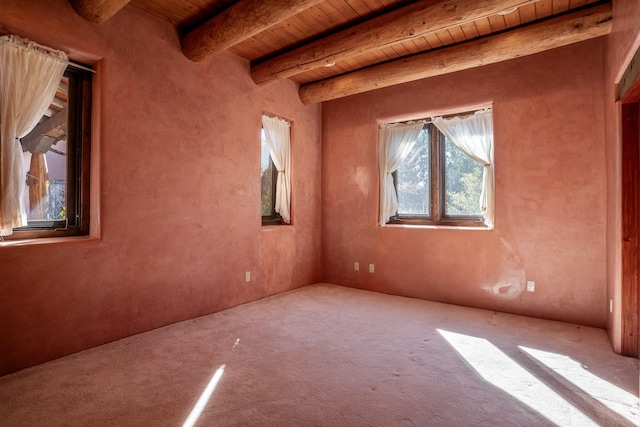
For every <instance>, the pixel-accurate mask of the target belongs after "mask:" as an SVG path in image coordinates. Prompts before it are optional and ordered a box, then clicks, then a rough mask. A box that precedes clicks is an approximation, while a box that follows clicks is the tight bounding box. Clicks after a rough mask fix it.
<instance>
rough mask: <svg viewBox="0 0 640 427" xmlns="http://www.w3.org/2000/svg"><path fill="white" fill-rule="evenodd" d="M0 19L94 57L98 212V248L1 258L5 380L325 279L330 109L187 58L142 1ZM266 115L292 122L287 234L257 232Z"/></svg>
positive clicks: (2, 254) (3, 253) (17, 7)
mask: <svg viewBox="0 0 640 427" xmlns="http://www.w3.org/2000/svg"><path fill="white" fill-rule="evenodd" d="M0 10H1V12H0V28H2V29H3V30H5V31H11V32H14V33H16V34H18V35H21V36H26V37H30V38H32V39H34V40H35V41H37V42H39V43H42V44H45V45H49V46H53V47H56V48H62V49H65V50H67V51H70V52H71V55H72V57H73V58H74V59H75V60H80V61H90V62H93V61H98V62H97V68H98V74H97V75H96V92H95V95H96V99H95V110H94V112H95V116H96V119H97V122H96V133H95V141H94V146H93V148H94V153H93V154H94V159H93V161H94V166H95V168H94V173H95V176H94V178H95V179H94V181H93V187H94V188H93V194H92V197H93V200H92V202H93V205H94V210H97V209H98V208H99V213H100V216H94V217H93V218H92V230H93V233H94V235H97V236H99V239H94V240H87V239H84V240H81V241H74V242H72V243H70V242H64V243H51V244H39V245H27V246H16V245H9V246H3V247H0V349H1V351H0V374H2V373H6V372H10V371H13V370H16V369H20V368H23V367H26V366H30V365H33V364H36V363H40V362H43V361H45V360H49V359H52V358H55V357H59V356H62V355H65V354H69V353H73V352H76V351H79V350H83V349H86V348H89V347H92V346H95V345H98V344H102V343H105V342H108V341H112V340H115V339H118V338H121V337H124V336H128V335H131V334H135V333H139V332H142V331H146V330H149V329H153V328H157V327H160V326H163V325H166V324H170V323H173V322H176V321H180V320H184V319H188V318H193V317H196V316H199V315H204V314H207V313H212V312H215V311H218V310H221V309H225V308H228V307H231V306H234V305H237V304H241V303H244V302H247V301H252V300H255V299H258V298H261V297H264V296H267V295H271V294H275V293H278V292H282V291H286V290H289V289H292V288H295V287H299V286H303V285H308V284H311V283H314V282H317V281H318V280H319V278H320V142H321V141H320V132H321V108H320V106H319V105H312V106H303V105H302V104H301V103H300V101H299V99H298V95H297V87H296V86H295V85H294V84H292V83H290V82H287V81H284V82H278V83H273V84H270V85H266V86H264V87H258V86H256V85H255V84H254V83H253V82H252V80H251V78H250V76H249V72H248V67H249V64H248V62H247V61H246V60H244V59H242V58H239V57H237V56H235V55H232V54H227V53H223V54H220V55H216V56H213V57H210V58H208V59H207V60H205V61H203V62H201V63H193V62H191V61H189V60H188V59H187V58H185V57H184V55H183V54H182V52H181V51H180V45H179V39H178V35H177V33H176V30H175V28H174V27H173V26H171V25H169V24H168V23H165V22H163V21H161V20H159V19H157V18H155V17H152V16H150V15H147V14H145V13H143V12H142V11H140V10H139V9H137V8H135V7H133V6H127V7H125V8H124V9H123V10H122V11H121V12H119V13H118V14H117V15H116V16H115V17H114V18H112V19H111V20H109V21H108V22H107V23H105V24H101V25H94V24H90V23H87V22H85V21H84V20H83V19H82V18H80V17H79V16H78V15H76V14H75V12H73V10H72V9H71V7H70V6H69V3H68V2H67V1H66V0H46V1H45V0H43V1H35V0H27V1H25V0H15V1H7V0H1V1H0ZM45 22H46V25H45V24H44V23H45ZM263 111H268V112H270V113H274V114H278V115H281V116H283V117H285V118H287V119H289V120H292V122H293V125H292V156H293V157H292V168H293V178H292V186H293V190H292V194H293V195H292V199H293V201H292V204H293V205H292V210H293V221H294V225H291V226H284V227H270V228H263V227H262V225H261V217H260V165H259V163H260V160H259V158H260V126H261V114H262V112H263ZM98 184H99V185H98ZM246 271H250V272H251V282H250V283H245V272H246Z"/></svg>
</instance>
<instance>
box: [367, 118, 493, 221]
mask: <svg viewBox="0 0 640 427" xmlns="http://www.w3.org/2000/svg"><path fill="white" fill-rule="evenodd" d="M390 130H393V131H394V132H395V134H393V135H392V134H391V133H390ZM401 137H402V138H403V141H402V142H399V141H400V138H401ZM379 143H380V171H381V174H384V175H386V177H385V178H384V179H383V178H381V180H380V181H381V207H380V212H381V218H380V223H381V225H383V226H384V225H385V224H418V225H419V224H425V225H456V226H465V225H468V226H482V225H484V226H486V227H488V228H493V221H494V218H493V166H494V165H493V127H492V116H491V111H490V110H481V111H478V112H475V113H465V114H461V115H455V116H448V117H444V118H443V117H434V118H428V119H424V120H422V121H415V122H410V123H392V124H385V125H383V126H382V127H381V129H380V141H379ZM394 144H395V147H396V148H395V149H394V148H393V147H394ZM398 147H402V149H400V148H398ZM392 158H393V160H392V161H390V160H389V159H392ZM391 180H392V181H391ZM385 185H386V187H387V188H384V187H385ZM389 197H391V200H390V201H389V200H388V199H389ZM394 197H395V199H394ZM385 198H386V199H387V201H386V203H383V200H384V199H385ZM383 212H386V213H385V214H383Z"/></svg>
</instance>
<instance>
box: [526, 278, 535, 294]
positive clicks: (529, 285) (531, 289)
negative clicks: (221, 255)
mask: <svg viewBox="0 0 640 427" xmlns="http://www.w3.org/2000/svg"><path fill="white" fill-rule="evenodd" d="M535 290H536V282H532V281H531V280H527V292H534V291H535Z"/></svg>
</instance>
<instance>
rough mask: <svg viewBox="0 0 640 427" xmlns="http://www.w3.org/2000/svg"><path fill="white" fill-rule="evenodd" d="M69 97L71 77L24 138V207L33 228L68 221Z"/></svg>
mask: <svg viewBox="0 0 640 427" xmlns="http://www.w3.org/2000/svg"><path fill="white" fill-rule="evenodd" d="M68 97H69V78H68V77H63V78H62V80H61V81H60V85H59V86H58V90H57V91H56V95H55V97H54V99H53V101H52V102H51V105H50V106H49V108H48V109H47V111H46V112H45V114H44V115H43V116H42V118H41V119H40V121H39V123H38V124H37V125H36V127H35V128H34V129H33V130H32V131H31V133H29V134H28V135H26V136H25V137H24V138H22V139H21V143H22V147H23V150H24V153H23V165H24V170H25V171H26V180H25V188H24V205H25V209H26V211H27V218H28V220H29V224H30V225H31V224H34V225H45V226H46V224H44V223H42V222H43V221H45V222H48V223H51V222H52V221H57V220H59V221H63V220H65V215H66V209H65V206H66V192H67V139H68V128H69V126H68ZM36 223H37V224H36Z"/></svg>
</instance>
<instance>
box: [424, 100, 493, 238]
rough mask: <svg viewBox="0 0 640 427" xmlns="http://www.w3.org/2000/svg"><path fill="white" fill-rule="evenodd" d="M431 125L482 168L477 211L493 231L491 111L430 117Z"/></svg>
mask: <svg viewBox="0 0 640 427" xmlns="http://www.w3.org/2000/svg"><path fill="white" fill-rule="evenodd" d="M432 121H433V124H434V125H435V126H436V127H437V128H438V129H439V130H440V132H442V133H443V134H444V135H445V136H446V137H447V138H449V141H451V142H452V143H453V144H454V145H455V146H456V147H458V148H459V149H460V150H461V151H462V152H463V153H465V154H466V155H467V156H469V157H471V158H472V159H473V160H475V161H476V162H478V163H481V164H482V165H483V166H484V172H483V175H482V193H481V194H480V201H479V203H480V210H481V212H482V215H483V217H484V223H485V224H486V225H487V227H489V228H493V221H494V200H493V198H494V177H493V167H494V166H493V165H494V163H493V115H492V113H491V110H480V111H476V112H475V113H474V114H472V115H470V116H467V117H452V118H448V119H444V118H442V117H434V118H433V119H432Z"/></svg>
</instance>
